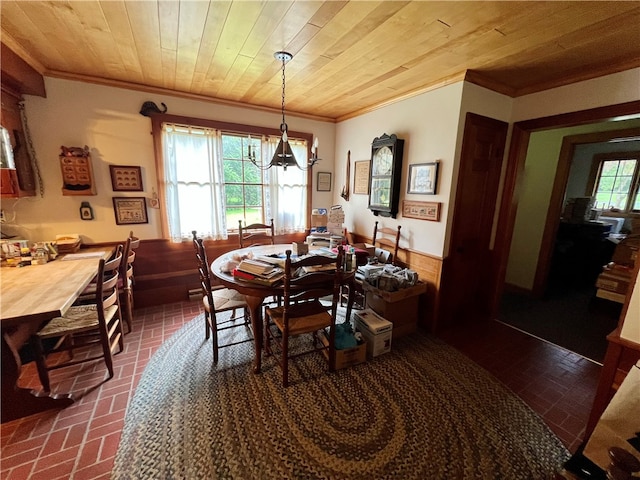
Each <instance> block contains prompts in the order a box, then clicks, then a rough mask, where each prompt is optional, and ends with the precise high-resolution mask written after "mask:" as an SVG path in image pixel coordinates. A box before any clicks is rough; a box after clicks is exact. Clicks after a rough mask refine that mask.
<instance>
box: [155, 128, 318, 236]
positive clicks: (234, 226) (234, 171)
mask: <svg viewBox="0 0 640 480" xmlns="http://www.w3.org/2000/svg"><path fill="white" fill-rule="evenodd" d="M225 126H227V127H228V126H229V124H225ZM236 127H239V126H237V125H236ZM241 127H243V128H245V129H246V131H242V132H238V131H232V130H231V129H224V128H209V127H201V126H188V125H179V124H172V123H163V124H162V128H161V132H162V133H161V143H162V171H163V175H162V177H163V178H161V179H160V182H161V187H162V188H163V193H164V203H165V206H166V217H165V221H166V223H167V225H166V227H167V230H168V236H169V237H170V238H171V239H172V240H173V241H182V240H184V239H188V238H191V231H192V230H196V231H197V232H198V235H199V236H203V237H205V238H213V239H225V238H227V236H228V234H229V233H230V232H236V231H237V230H238V220H241V221H242V222H243V224H245V225H249V224H251V223H256V222H259V223H268V222H269V220H270V219H271V218H273V219H274V224H275V226H276V230H277V232H278V233H280V234H282V233H292V232H302V231H305V229H306V228H307V225H306V223H307V215H306V212H307V197H308V195H309V192H308V172H307V171H303V170H299V169H297V168H288V169H287V170H286V171H284V169H282V168H281V167H273V168H270V169H261V168H259V167H257V166H256V165H254V164H253V163H252V162H251V161H250V160H249V158H248V152H249V146H251V151H252V152H254V153H255V157H256V160H257V163H258V164H259V165H262V164H264V163H268V162H269V160H270V159H271V157H272V156H273V152H274V151H275V148H276V146H277V144H278V141H279V138H280V137H279V136H277V135H275V134H274V135H271V134H265V132H264V131H263V132H260V131H258V129H256V130H255V131H253V132H252V131H251V130H250V129H251V127H248V126H246V127H245V126H241ZM154 134H155V129H154ZM289 142H290V144H291V148H292V150H293V152H294V155H295V156H296V159H297V160H298V162H299V163H300V164H303V165H304V164H306V161H307V150H308V149H307V145H308V140H307V139H296V138H291V137H290V139H289Z"/></svg>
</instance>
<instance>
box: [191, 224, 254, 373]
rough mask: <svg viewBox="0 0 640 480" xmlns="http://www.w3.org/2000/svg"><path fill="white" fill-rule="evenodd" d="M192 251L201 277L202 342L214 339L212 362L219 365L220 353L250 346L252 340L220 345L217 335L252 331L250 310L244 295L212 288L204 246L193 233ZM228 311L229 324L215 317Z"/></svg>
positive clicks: (247, 337)
mask: <svg viewBox="0 0 640 480" xmlns="http://www.w3.org/2000/svg"><path fill="white" fill-rule="evenodd" d="M191 233H192V234H193V247H194V250H195V254H196V263H197V267H198V276H199V277H200V289H201V293H202V306H203V308H204V320H205V338H206V339H207V340H208V339H209V337H210V336H211V337H213V342H212V343H213V361H214V363H217V362H218V357H219V350H220V349H221V348H224V347H230V346H232V345H237V344H240V343H245V342H252V341H253V336H252V335H251V336H244V337H243V338H242V339H241V340H237V341H228V342H225V343H224V344H221V343H220V339H219V333H220V332H222V331H225V330H229V329H232V328H238V327H244V328H245V329H249V330H250V329H251V320H250V317H249V309H248V306H247V302H246V300H245V298H244V295H242V294H240V293H238V292H237V291H235V290H232V289H230V288H225V287H222V286H212V285H211V275H210V274H209V260H208V258H207V251H206V249H205V248H204V242H203V241H202V239H201V238H198V237H197V233H196V231H195V230H194V231H193V232H191ZM236 310H242V315H239V316H236ZM228 311H231V317H230V318H229V319H228V320H221V319H219V318H218V315H217V314H218V313H221V312H228Z"/></svg>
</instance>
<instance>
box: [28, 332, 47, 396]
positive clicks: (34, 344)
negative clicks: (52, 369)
mask: <svg viewBox="0 0 640 480" xmlns="http://www.w3.org/2000/svg"><path fill="white" fill-rule="evenodd" d="M30 343H31V348H32V349H33V353H34V354H35V357H36V367H37V369H38V377H39V378H40V383H41V384H42V388H43V389H44V391H45V392H50V391H51V385H50V383H49V370H48V369H47V360H46V356H45V353H44V348H43V347H42V341H41V340H40V337H38V336H37V335H32V336H31V339H30Z"/></svg>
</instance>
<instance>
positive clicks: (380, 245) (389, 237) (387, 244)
mask: <svg viewBox="0 0 640 480" xmlns="http://www.w3.org/2000/svg"><path fill="white" fill-rule="evenodd" d="M400 228H402V227H401V226H400V225H398V228H397V230H394V229H393V228H387V227H380V228H378V221H376V223H375V225H374V227H373V239H372V240H371V243H372V244H373V245H374V246H376V242H377V247H376V255H380V258H379V261H380V263H393V264H394V265H397V261H398V246H399V245H400ZM378 249H380V250H382V251H380V252H378ZM385 252H389V253H385ZM390 252H393V253H390Z"/></svg>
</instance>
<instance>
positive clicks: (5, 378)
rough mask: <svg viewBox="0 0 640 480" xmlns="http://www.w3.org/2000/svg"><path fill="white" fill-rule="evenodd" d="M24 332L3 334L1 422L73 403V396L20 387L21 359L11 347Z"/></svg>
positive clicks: (1, 347)
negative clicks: (15, 339)
mask: <svg viewBox="0 0 640 480" xmlns="http://www.w3.org/2000/svg"><path fill="white" fill-rule="evenodd" d="M23 334H24V332H21V331H20V330H18V331H17V332H12V333H11V335H10V334H9V333H7V332H4V331H3V332H2V344H1V345H0V349H1V350H2V352H1V354H2V356H1V361H2V403H1V405H0V408H2V412H1V415H0V416H1V417H2V418H1V421H2V423H4V422H9V421H11V420H15V419H17V418H22V417H26V416H29V415H33V414H34V413H40V412H44V411H45V410H50V409H53V408H65V407H68V406H69V405H71V404H72V403H73V398H72V397H71V395H70V394H69V395H66V394H65V395H59V394H54V395H49V394H46V393H43V392H37V391H35V390H27V389H25V388H20V387H18V377H19V376H20V368H21V366H22V364H21V363H20V357H19V355H18V352H17V351H16V350H15V349H14V348H12V347H11V345H12V344H13V343H14V342H13V340H14V339H13V338H12V337H14V336H16V337H20V338H21V337H22V336H24V335H23Z"/></svg>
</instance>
